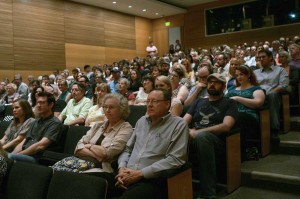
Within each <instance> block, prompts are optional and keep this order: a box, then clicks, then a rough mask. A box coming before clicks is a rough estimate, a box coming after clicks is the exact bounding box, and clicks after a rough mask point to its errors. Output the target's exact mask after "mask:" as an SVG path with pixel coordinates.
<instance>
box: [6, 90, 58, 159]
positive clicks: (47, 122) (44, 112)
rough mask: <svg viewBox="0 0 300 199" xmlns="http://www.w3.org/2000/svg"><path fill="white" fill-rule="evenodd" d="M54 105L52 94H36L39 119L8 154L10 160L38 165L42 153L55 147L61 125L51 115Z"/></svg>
mask: <svg viewBox="0 0 300 199" xmlns="http://www.w3.org/2000/svg"><path fill="white" fill-rule="evenodd" d="M54 105H55V99H54V97H53V95H52V94H50V93H47V92H42V93H39V94H38V98H37V110H38V114H39V117H40V118H39V119H36V120H35V121H34V122H33V124H32V126H31V128H30V129H29V131H28V132H27V134H26V138H25V139H24V140H23V141H22V142H21V143H19V144H18V145H17V146H16V147H15V149H14V150H13V152H12V153H9V154H8V157H9V158H10V159H13V160H16V161H25V162H31V163H38V160H39V158H40V156H41V154H42V152H43V151H44V150H46V149H47V148H48V147H51V146H55V144H56V143H57V141H58V139H59V138H60V134H59V133H60V131H61V128H62V123H61V122H60V121H59V120H58V119H57V118H56V117H54V115H53V111H52V109H53V107H54Z"/></svg>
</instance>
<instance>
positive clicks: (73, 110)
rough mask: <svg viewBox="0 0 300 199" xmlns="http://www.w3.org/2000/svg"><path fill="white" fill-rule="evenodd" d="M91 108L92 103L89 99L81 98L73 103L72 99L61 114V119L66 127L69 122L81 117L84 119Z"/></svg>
mask: <svg viewBox="0 0 300 199" xmlns="http://www.w3.org/2000/svg"><path fill="white" fill-rule="evenodd" d="M91 107H92V102H91V100H90V99H89V98H86V97H83V98H82V99H81V100H80V101H79V102H77V103H76V102H75V100H74V99H71V100H70V101H69V102H68V104H67V106H66V107H65V108H64V110H63V111H62V112H61V116H62V119H63V120H64V124H66V125H68V124H69V123H70V122H71V121H73V120H75V119H77V118H79V117H82V118H84V119H85V118H86V117H87V115H88V112H89V109H90V108H91Z"/></svg>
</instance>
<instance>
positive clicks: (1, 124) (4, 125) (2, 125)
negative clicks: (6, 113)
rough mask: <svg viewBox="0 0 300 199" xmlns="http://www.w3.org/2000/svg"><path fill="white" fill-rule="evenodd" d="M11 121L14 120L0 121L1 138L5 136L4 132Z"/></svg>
mask: <svg viewBox="0 0 300 199" xmlns="http://www.w3.org/2000/svg"><path fill="white" fill-rule="evenodd" d="M11 122H12V120H11V121H2V122H0V139H1V138H2V137H3V136H4V133H5V131H6V129H7V127H8V126H9V125H10V123H11Z"/></svg>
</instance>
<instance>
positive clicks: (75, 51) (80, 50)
mask: <svg viewBox="0 0 300 199" xmlns="http://www.w3.org/2000/svg"><path fill="white" fill-rule="evenodd" d="M99 63H101V64H103V63H105V48H104V47H100V46H89V45H81V44H66V65H67V69H69V70H72V69H73V68H75V67H78V66H79V67H80V68H82V69H83V66H84V65H86V64H90V65H91V66H93V65H95V64H99Z"/></svg>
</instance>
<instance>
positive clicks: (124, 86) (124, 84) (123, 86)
mask: <svg viewBox="0 0 300 199" xmlns="http://www.w3.org/2000/svg"><path fill="white" fill-rule="evenodd" d="M129 84H130V83H129V80H128V79H126V78H120V79H119V83H118V90H119V94H121V95H123V96H124V97H125V98H126V99H127V100H128V104H129V105H133V104H134V101H135V95H134V93H132V92H130V91H128V87H129Z"/></svg>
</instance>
